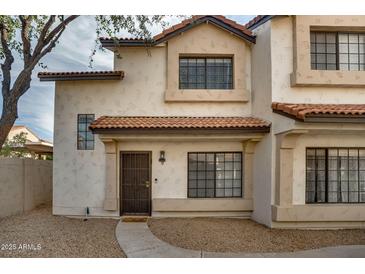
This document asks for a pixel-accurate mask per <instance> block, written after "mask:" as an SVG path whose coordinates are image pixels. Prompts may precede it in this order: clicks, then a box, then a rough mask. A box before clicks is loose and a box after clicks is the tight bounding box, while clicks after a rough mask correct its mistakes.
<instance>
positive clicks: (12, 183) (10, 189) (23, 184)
mask: <svg viewBox="0 0 365 274" xmlns="http://www.w3.org/2000/svg"><path fill="white" fill-rule="evenodd" d="M0 174H1V176H0V217H5V216H10V215H14V214H19V213H22V212H24V211H28V210H31V209H33V208H35V207H36V206H38V205H40V204H42V203H48V202H51V201H52V162H51V161H41V160H33V159H20V158H0Z"/></svg>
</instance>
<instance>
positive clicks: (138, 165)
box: [120, 152, 151, 215]
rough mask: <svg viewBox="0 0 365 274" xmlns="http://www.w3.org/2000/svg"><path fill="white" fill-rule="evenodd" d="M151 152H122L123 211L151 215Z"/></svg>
mask: <svg viewBox="0 0 365 274" xmlns="http://www.w3.org/2000/svg"><path fill="white" fill-rule="evenodd" d="M150 163H151V154H150V152H121V154H120V170H121V176H120V179H121V188H120V189H121V197H122V202H121V203H120V204H121V213H122V214H124V215H128V214H133V215H150V213H151V165H150Z"/></svg>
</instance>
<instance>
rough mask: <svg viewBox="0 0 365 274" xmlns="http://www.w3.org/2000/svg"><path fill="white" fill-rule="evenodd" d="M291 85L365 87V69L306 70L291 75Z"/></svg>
mask: <svg viewBox="0 0 365 274" xmlns="http://www.w3.org/2000/svg"><path fill="white" fill-rule="evenodd" d="M290 81H291V86H292V87H296V86H299V87H300V86H318V87H325V86H331V87H365V71H340V70H305V71H295V72H293V73H292V74H291V75H290Z"/></svg>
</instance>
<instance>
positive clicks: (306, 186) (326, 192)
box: [305, 147, 365, 205]
mask: <svg viewBox="0 0 365 274" xmlns="http://www.w3.org/2000/svg"><path fill="white" fill-rule="evenodd" d="M311 149H312V150H317V149H322V150H325V169H324V171H325V181H324V182H325V201H324V202H318V201H315V200H316V199H317V198H316V197H317V184H318V181H317V179H316V178H315V181H314V184H315V187H314V189H315V190H314V193H315V196H314V201H313V202H308V201H307V193H308V192H309V191H308V190H307V189H308V168H307V167H308V163H307V160H308V150H311ZM330 149H336V150H337V157H338V156H339V154H338V152H339V150H347V151H348V152H347V158H348V159H347V162H348V168H347V169H346V170H345V171H347V172H349V171H350V169H349V151H350V150H357V155H358V156H357V157H358V161H357V170H356V171H357V174H358V175H357V178H358V180H357V185H358V188H357V189H358V190H357V191H350V179H349V174H348V176H347V177H348V179H347V191H343V192H345V193H347V195H348V196H347V202H343V201H342V202H331V201H328V200H329V199H328V194H329V190H328V189H329V171H337V172H339V171H340V170H341V169H339V168H338V167H337V169H336V170H330V169H329V157H328V151H329V150H330ZM360 150H365V147H306V148H305V204H309V205H314V204H315V205H318V204H355V205H356V204H365V201H360V200H361V199H360V195H361V193H364V194H365V190H364V191H361V190H360V171H364V172H365V169H360V158H359V156H360V153H359V151H360ZM315 157H316V156H315ZM315 159H316V158H315ZM337 161H338V159H337ZM315 165H316V164H315ZM314 172H315V177H317V174H316V172H317V167H315V170H314ZM340 183H341V180H340ZM332 192H333V191H332ZM336 192H337V193H338V191H336ZM350 192H356V193H357V195H358V202H350V196H349V193H350Z"/></svg>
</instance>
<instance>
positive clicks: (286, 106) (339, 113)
mask: <svg viewBox="0 0 365 274" xmlns="http://www.w3.org/2000/svg"><path fill="white" fill-rule="evenodd" d="M272 109H273V110H274V112H276V113H279V114H283V115H285V116H289V117H291V118H293V119H298V120H302V121H304V120H305V119H306V118H310V117H312V118H313V117H317V118H318V117H334V118H335V117H345V118H346V117H347V118H357V117H365V104H291V103H277V102H273V103H272Z"/></svg>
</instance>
